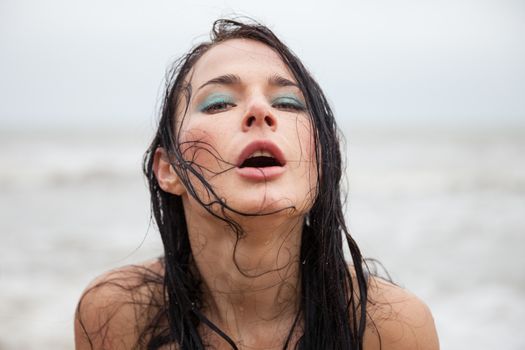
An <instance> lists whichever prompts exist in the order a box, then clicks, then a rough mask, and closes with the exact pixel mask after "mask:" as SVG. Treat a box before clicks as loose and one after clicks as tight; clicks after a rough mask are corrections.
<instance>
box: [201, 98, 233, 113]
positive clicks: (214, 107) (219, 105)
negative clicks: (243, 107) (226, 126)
mask: <svg viewBox="0 0 525 350" xmlns="http://www.w3.org/2000/svg"><path fill="white" fill-rule="evenodd" d="M235 106H237V105H236V104H235V103H232V102H227V101H219V102H215V103H212V104H210V105H209V106H206V107H204V108H202V109H201V112H204V113H208V114H214V113H219V112H222V111H224V110H226V109H227V108H228V107H235Z"/></svg>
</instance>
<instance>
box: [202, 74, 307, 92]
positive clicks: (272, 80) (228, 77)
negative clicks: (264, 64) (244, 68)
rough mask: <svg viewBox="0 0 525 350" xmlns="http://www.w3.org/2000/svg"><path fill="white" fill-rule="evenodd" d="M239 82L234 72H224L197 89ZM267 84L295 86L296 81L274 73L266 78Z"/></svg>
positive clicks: (239, 79)
mask: <svg viewBox="0 0 525 350" xmlns="http://www.w3.org/2000/svg"><path fill="white" fill-rule="evenodd" d="M240 83H241V78H240V77H239V76H238V75H236V74H225V75H221V76H218V77H216V78H213V79H210V80H208V81H207V82H205V83H204V84H202V85H201V86H200V87H199V89H198V90H200V89H202V88H203V87H205V86H207V85H212V84H218V85H237V84H240ZM268 84H269V85H272V86H277V87H286V86H295V87H298V86H297V83H294V82H293V81H291V80H289V79H286V78H284V77H282V76H280V75H277V74H274V75H272V76H271V77H269V78H268Z"/></svg>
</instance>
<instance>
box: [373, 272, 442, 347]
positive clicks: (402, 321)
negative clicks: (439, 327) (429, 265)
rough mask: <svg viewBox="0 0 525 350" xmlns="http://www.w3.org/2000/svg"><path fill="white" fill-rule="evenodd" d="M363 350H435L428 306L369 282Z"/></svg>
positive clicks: (379, 282) (436, 343)
mask: <svg viewBox="0 0 525 350" xmlns="http://www.w3.org/2000/svg"><path fill="white" fill-rule="evenodd" d="M368 299H369V302H368V316H369V320H370V322H369V325H368V327H367V331H366V332H365V341H364V349H365V350H375V349H382V350H401V349H403V350H438V349H439V341H438V337H437V332H436V327H435V325H434V319H433V317H432V314H431V312H430V309H429V308H428V306H427V305H426V304H425V303H424V302H423V301H421V300H420V299H419V298H418V297H416V296H415V295H414V294H412V293H410V292H409V291H407V290H405V289H403V288H401V287H398V286H395V285H393V284H391V283H389V282H386V281H384V280H382V279H380V278H374V277H371V278H370V285H369V298H368Z"/></svg>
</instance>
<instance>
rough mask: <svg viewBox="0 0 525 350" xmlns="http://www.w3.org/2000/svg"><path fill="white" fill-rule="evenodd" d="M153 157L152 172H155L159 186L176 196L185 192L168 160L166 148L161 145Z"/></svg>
mask: <svg viewBox="0 0 525 350" xmlns="http://www.w3.org/2000/svg"><path fill="white" fill-rule="evenodd" d="M153 157H154V158H153V173H155V177H156V178H157V182H158V183H159V186H160V188H162V190H164V191H165V192H168V193H171V194H176V195H178V196H182V195H183V194H184V193H186V188H185V187H184V185H183V184H182V182H181V181H180V179H179V176H178V175H177V173H176V172H175V169H173V166H172V165H171V164H170V162H169V160H168V154H167V153H166V150H165V149H164V148H162V147H159V148H157V149H156V150H155V155H154V156H153Z"/></svg>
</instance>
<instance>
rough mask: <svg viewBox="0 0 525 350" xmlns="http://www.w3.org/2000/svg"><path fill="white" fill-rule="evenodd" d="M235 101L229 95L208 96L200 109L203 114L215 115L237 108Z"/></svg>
mask: <svg viewBox="0 0 525 350" xmlns="http://www.w3.org/2000/svg"><path fill="white" fill-rule="evenodd" d="M235 106H236V104H235V100H234V98H233V97H232V96H231V95H229V94H224V93H215V94H211V95H210V96H208V97H207V98H206V99H205V100H204V101H203V102H202V103H201V104H200V105H199V107H198V109H199V111H200V112H201V113H207V114H215V113H220V112H223V111H227V110H228V109H230V108H232V107H235Z"/></svg>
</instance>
